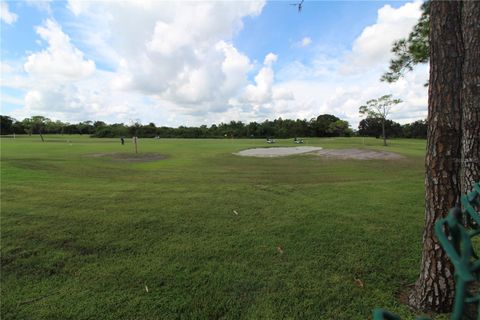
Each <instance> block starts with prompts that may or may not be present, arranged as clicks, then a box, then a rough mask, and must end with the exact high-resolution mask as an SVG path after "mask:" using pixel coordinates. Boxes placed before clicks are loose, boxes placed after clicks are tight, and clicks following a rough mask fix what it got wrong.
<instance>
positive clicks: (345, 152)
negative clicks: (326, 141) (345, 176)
mask: <svg viewBox="0 0 480 320" xmlns="http://www.w3.org/2000/svg"><path fill="white" fill-rule="evenodd" d="M315 154H316V155H319V156H323V157H327V158H333V159H355V160H399V159H405V157H404V156H402V155H400V154H398V153H393V152H388V151H376V150H367V149H329V150H320V151H317V152H315Z"/></svg>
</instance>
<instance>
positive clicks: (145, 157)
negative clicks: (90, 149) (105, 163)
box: [89, 152, 167, 162]
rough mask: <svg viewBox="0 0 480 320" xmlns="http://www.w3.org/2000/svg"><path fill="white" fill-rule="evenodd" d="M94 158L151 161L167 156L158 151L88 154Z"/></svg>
mask: <svg viewBox="0 0 480 320" xmlns="http://www.w3.org/2000/svg"><path fill="white" fill-rule="evenodd" d="M89 156H90V157H94V158H108V159H111V160H114V161H124V162H151V161H158V160H163V159H166V158H167V157H166V156H164V155H162V154H159V153H152V152H148V153H119V152H116V153H115V152H114V153H93V154H90V155H89Z"/></svg>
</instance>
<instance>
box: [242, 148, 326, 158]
mask: <svg viewBox="0 0 480 320" xmlns="http://www.w3.org/2000/svg"><path fill="white" fill-rule="evenodd" d="M321 149H322V148H320V147H274V148H255V149H247V150H242V151H240V152H237V153H234V154H235V155H237V156H244V157H260V158H273V157H285V156H290V155H294V154H302V153H308V152H313V151H319V150H321Z"/></svg>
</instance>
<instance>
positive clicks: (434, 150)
mask: <svg viewBox="0 0 480 320" xmlns="http://www.w3.org/2000/svg"><path fill="white" fill-rule="evenodd" d="M461 10H462V3H461V2H456V1H450V2H443V1H432V2H431V3H430V80H429V92H428V133H427V155H426V158H425V166H426V176H425V227H424V233H423V249H422V262H421V269H420V276H419V278H418V280H417V282H416V283H415V288H414V290H413V291H412V293H411V294H410V297H409V303H410V304H411V305H412V306H413V307H415V308H417V309H422V310H431V311H435V312H448V311H449V310H451V307H452V303H453V297H454V291H455V290H454V287H455V284H454V281H453V267H452V265H451V263H450V262H449V260H448V258H447V256H446V254H445V253H444V251H443V250H442V249H441V247H440V245H439V243H438V241H437V238H436V237H435V234H434V223H435V221H436V220H438V219H439V218H441V217H443V216H445V215H446V214H447V213H448V210H449V209H450V208H452V207H453V206H455V205H456V204H457V201H458V196H459V194H460V177H459V172H460V160H461V159H460V150H461V116H462V111H461V104H460V103H461V88H462V70H463V69H462V63H463V43H462V30H461Z"/></svg>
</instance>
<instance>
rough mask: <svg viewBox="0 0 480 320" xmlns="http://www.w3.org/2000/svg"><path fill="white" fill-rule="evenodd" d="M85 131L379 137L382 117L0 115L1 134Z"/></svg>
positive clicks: (395, 129)
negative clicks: (214, 119) (185, 122)
mask: <svg viewBox="0 0 480 320" xmlns="http://www.w3.org/2000/svg"><path fill="white" fill-rule="evenodd" d="M385 132H386V136H387V137H388V138H420V139H425V138H426V137H427V122H426V121H425V120H418V121H415V122H413V123H409V124H404V125H401V124H399V123H397V122H394V121H392V120H386V122H385ZM14 133H15V134H29V135H32V134H40V136H42V134H80V135H82V134H85V135H90V136H92V137H97V138H120V137H132V136H137V137H139V138H154V137H157V136H158V137H160V138H226V137H227V138H292V137H350V136H353V135H358V136H367V137H377V138H379V137H381V136H382V119H380V118H375V117H367V118H365V119H363V120H361V121H360V123H359V126H358V130H356V131H353V130H352V129H351V128H350V125H349V123H348V122H347V121H344V120H341V119H340V118H338V117H336V116H334V115H330V114H322V115H319V116H318V117H316V118H312V119H310V120H306V119H303V120H302V119H297V120H290V119H282V118H278V119H275V120H265V121H263V122H250V123H248V124H246V123H243V122H242V121H230V122H229V123H220V124H218V125H217V124H212V125H211V126H210V127H208V126H206V125H201V126H199V127H187V126H180V127H178V128H172V127H166V126H161V127H157V126H156V125H155V124H154V123H153V122H151V123H149V124H146V125H142V124H141V123H140V122H135V123H133V124H131V125H126V124H124V123H113V124H107V123H105V122H103V121H83V122H79V123H76V124H72V123H67V122H62V121H59V120H56V121H53V120H50V119H49V118H46V117H43V116H33V117H31V118H25V119H23V120H21V121H17V120H16V119H14V118H11V117H9V116H3V115H0V134H1V135H11V134H14Z"/></svg>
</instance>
